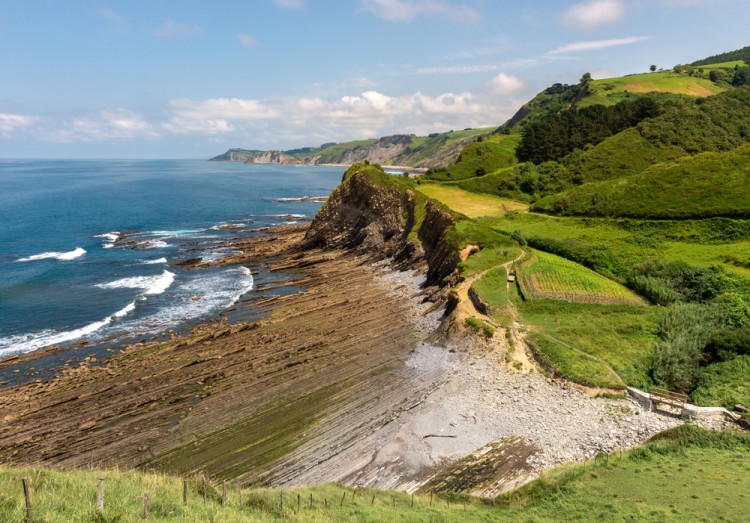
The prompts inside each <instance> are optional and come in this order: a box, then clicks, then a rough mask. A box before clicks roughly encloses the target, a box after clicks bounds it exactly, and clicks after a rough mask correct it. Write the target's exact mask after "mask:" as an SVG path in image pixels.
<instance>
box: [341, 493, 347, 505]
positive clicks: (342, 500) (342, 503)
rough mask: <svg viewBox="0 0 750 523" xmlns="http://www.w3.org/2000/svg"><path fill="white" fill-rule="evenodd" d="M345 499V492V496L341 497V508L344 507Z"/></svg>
mask: <svg viewBox="0 0 750 523" xmlns="http://www.w3.org/2000/svg"><path fill="white" fill-rule="evenodd" d="M344 499H346V491H344V494H343V495H342V496H341V506H342V507H343V506H344Z"/></svg>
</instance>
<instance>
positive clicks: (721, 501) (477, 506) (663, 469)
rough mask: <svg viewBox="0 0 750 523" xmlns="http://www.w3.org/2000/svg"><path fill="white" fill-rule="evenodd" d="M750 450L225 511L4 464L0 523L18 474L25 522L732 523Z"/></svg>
mask: <svg viewBox="0 0 750 523" xmlns="http://www.w3.org/2000/svg"><path fill="white" fill-rule="evenodd" d="M748 451H750V436H748V435H747V434H737V435H733V434H727V433H710V432H706V431H703V430H701V429H697V428H695V427H690V426H683V427H680V428H678V429H675V430H672V431H669V432H668V433H665V435H663V436H661V437H659V438H657V439H656V440H655V441H653V442H651V443H648V444H647V445H645V446H643V447H640V448H637V449H635V450H633V451H631V452H628V453H624V455H617V454H615V455H612V456H611V457H609V458H607V459H605V458H604V457H600V458H599V459H598V460H596V461H594V462H588V463H587V464H586V465H585V466H584V465H582V464H575V465H569V466H564V467H560V468H558V469H553V470H552V471H550V472H549V473H546V474H544V475H543V476H542V477H541V478H540V479H538V480H536V481H533V482H531V483H529V484H527V485H526V486H524V487H522V488H521V489H520V490H518V491H516V492H513V493H510V494H506V495H504V496H501V497H500V498H498V499H497V500H494V501H492V500H480V499H474V498H471V497H469V496H464V495H461V494H458V493H445V494H436V495H434V496H431V495H430V494H419V495H417V496H415V497H413V498H412V497H411V496H409V495H408V494H404V493H399V492H393V491H380V490H373V489H356V490H355V489H352V488H345V487H342V486H340V485H322V486H318V487H314V488H301V489H291V490H285V491H283V492H282V491H280V490H273V489H243V490H242V503H241V504H240V498H239V492H238V491H236V490H235V489H233V488H232V489H229V490H228V496H227V501H226V505H224V506H222V504H221V490H222V489H221V488H211V487H209V488H208V489H207V494H208V495H207V501H206V505H205V506H204V504H203V494H202V491H201V488H200V481H197V480H195V479H192V480H191V481H190V482H189V486H190V488H189V495H188V504H187V505H183V502H182V480H181V479H180V478H177V477H174V476H166V475H160V474H147V473H142V472H138V471H116V470H107V471H103V472H102V471H68V472H58V471H53V470H49V469H42V468H38V467H34V468H32V467H8V466H0V521H3V522H16V521H17V522H20V521H24V518H25V506H24V498H23V493H22V488H21V481H20V478H22V477H26V478H29V483H30V485H31V500H32V509H33V519H32V520H33V521H45V522H50V523H57V522H61V523H62V522H66V523H68V522H71V523H73V522H91V521H99V522H115V521H117V522H130V521H144V520H145V518H144V515H143V494H144V492H146V491H148V492H149V495H150V499H151V504H150V516H149V518H148V521H165V522H228V523H233V522H256V521H257V522H273V521H304V522H329V521H330V522H336V521H341V522H345V521H354V522H365V521H389V522H404V523H406V522H459V523H460V522H482V521H487V522H489V521H495V522H515V521H528V522H539V523H544V522H552V521H581V522H599V521H605V522H610V521H611V522H620V521H654V522H657V521H658V522H672V521H674V522H682V521H737V522H739V521H746V519H745V518H746V516H747V511H748V510H750V473H749V472H748V470H750V452H748ZM102 474H104V476H105V477H106V480H105V496H104V498H105V509H104V512H103V513H102V514H99V513H97V512H96V508H95V507H96V485H97V482H98V477H99V476H100V475H102ZM311 495H312V508H311V507H310V499H311V497H310V496H311ZM298 499H299V505H298ZM342 500H343V501H342ZM412 500H413V503H412ZM298 507H299V509H298Z"/></svg>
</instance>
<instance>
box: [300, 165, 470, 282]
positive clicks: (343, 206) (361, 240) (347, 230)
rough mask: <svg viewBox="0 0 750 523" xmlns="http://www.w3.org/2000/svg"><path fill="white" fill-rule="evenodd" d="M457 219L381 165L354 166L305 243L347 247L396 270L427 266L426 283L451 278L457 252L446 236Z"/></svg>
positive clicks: (315, 223)
mask: <svg viewBox="0 0 750 523" xmlns="http://www.w3.org/2000/svg"><path fill="white" fill-rule="evenodd" d="M455 223H456V218H455V217H454V216H453V214H451V213H450V212H449V211H448V210H447V209H445V208H443V207H441V206H440V205H439V204H437V203H436V202H434V201H432V200H429V199H427V198H425V197H424V196H423V195H422V194H420V193H418V192H417V191H415V190H413V188H412V187H410V184H409V182H408V181H406V180H402V179H399V178H396V177H391V176H388V175H386V174H385V173H383V171H382V169H380V168H379V167H377V166H372V165H366V164H355V165H353V166H352V167H351V168H350V169H349V170H347V172H346V173H345V174H344V178H343V180H342V183H341V184H340V185H339V186H338V187H337V188H336V189H335V190H334V191H333V193H332V194H331V196H330V197H329V198H328V200H327V201H326V203H325V205H324V206H323V208H322V209H321V210H320V211H319V212H318V213H317V215H316V216H315V219H314V220H313V222H312V223H311V224H310V228H309V229H308V231H307V234H306V235H305V241H306V243H307V245H309V246H314V247H324V248H344V249H348V250H353V251H355V252H358V253H362V254H367V255H368V256H372V257H373V258H375V259H383V258H390V259H392V260H393V262H394V265H395V266H396V267H397V268H400V269H405V268H417V267H420V266H425V268H426V270H427V285H437V286H438V287H444V286H445V285H446V284H448V283H450V281H451V280H452V279H453V277H454V274H455V270H456V267H457V266H458V263H459V261H460V260H459V254H458V250H457V249H456V248H455V246H454V245H452V244H450V242H448V240H447V233H448V231H449V229H450V228H451V227H453V226H454V225H455Z"/></svg>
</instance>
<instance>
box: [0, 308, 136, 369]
mask: <svg viewBox="0 0 750 523" xmlns="http://www.w3.org/2000/svg"><path fill="white" fill-rule="evenodd" d="M133 310H135V302H134V301H133V302H130V303H129V304H127V305H126V306H125V307H123V308H122V309H120V310H119V311H117V312H115V313H114V314H112V315H110V316H107V317H106V318H104V319H103V320H99V321H95V322H92V323H89V324H88V325H85V326H83V327H80V328H78V329H74V330H71V331H65V332H55V331H52V330H45V331H41V332H37V333H33V334H23V335H20V336H11V337H9V338H0V358H2V357H5V356H9V355H11V354H23V353H26V352H31V351H33V350H37V349H41V348H43V347H49V346H50V345H58V344H60V343H66V342H68V341H73V340H77V339H78V338H83V337H84V336H89V335H91V334H94V333H95V332H96V331H98V330H99V329H101V328H102V327H104V326H106V325H109V324H110V323H112V321H114V320H116V319H119V318H123V317H125V316H127V315H128V313H130V312H132V311H133Z"/></svg>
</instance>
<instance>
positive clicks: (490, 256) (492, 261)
mask: <svg viewBox="0 0 750 523" xmlns="http://www.w3.org/2000/svg"><path fill="white" fill-rule="evenodd" d="M520 254H521V249H520V248H518V247H509V246H502V247H490V248H485V249H482V250H480V251H479V252H478V253H475V254H472V255H471V256H469V258H468V259H467V260H466V261H464V262H462V263H461V265H460V268H461V274H462V275H463V276H465V277H469V276H472V275H474V274H477V273H480V272H484V271H486V270H488V269H492V268H493V267H497V266H498V265H502V264H503V263H507V262H509V261H511V260H515V259H516V258H517V257H518V256H519V255H520ZM504 285H505V284H504V283H503V286H504Z"/></svg>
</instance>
